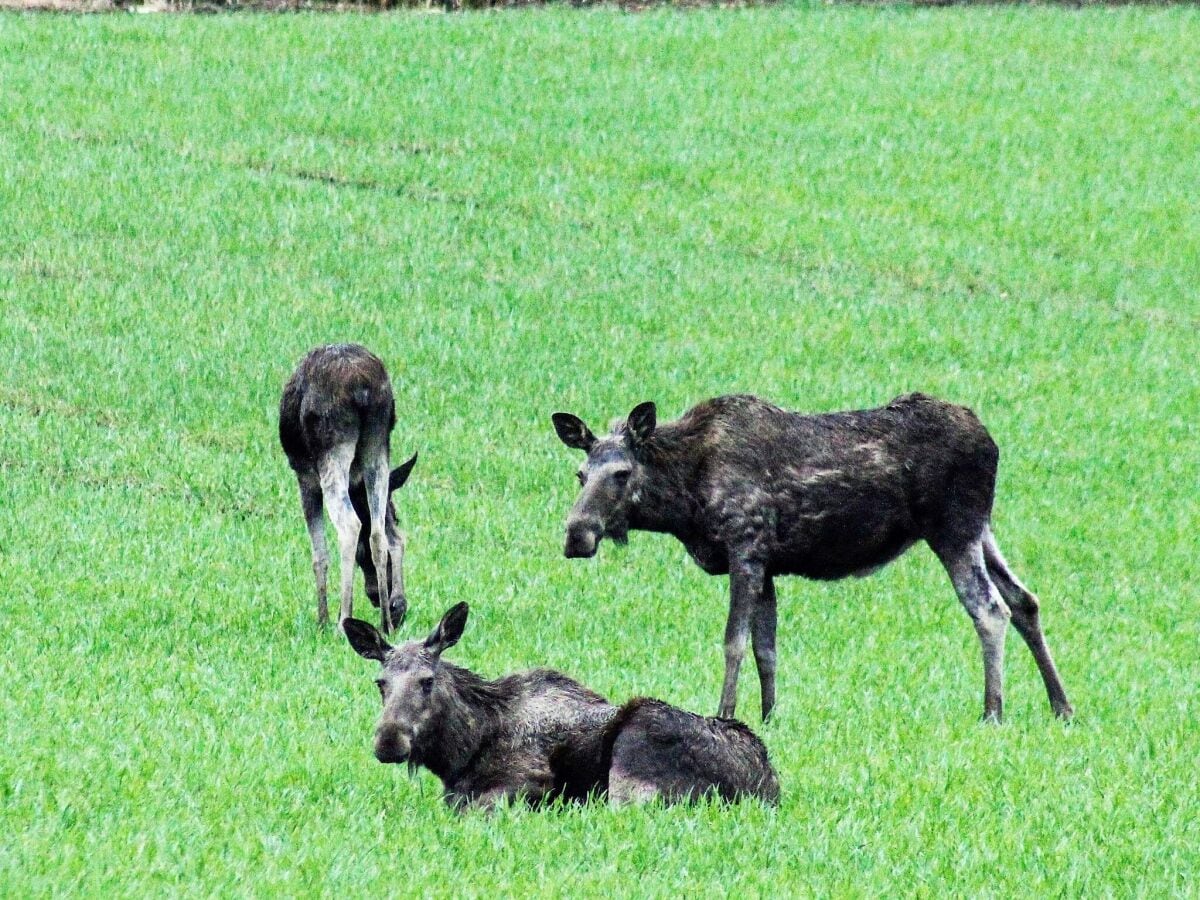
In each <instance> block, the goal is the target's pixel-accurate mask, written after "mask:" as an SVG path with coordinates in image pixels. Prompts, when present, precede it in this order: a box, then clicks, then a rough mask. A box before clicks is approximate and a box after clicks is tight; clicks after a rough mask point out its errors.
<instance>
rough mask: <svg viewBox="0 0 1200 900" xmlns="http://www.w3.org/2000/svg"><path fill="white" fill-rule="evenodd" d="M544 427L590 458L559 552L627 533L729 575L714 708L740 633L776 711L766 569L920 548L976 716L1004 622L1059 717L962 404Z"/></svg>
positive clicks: (997, 710)
mask: <svg viewBox="0 0 1200 900" xmlns="http://www.w3.org/2000/svg"><path fill="white" fill-rule="evenodd" d="M554 422H555V428H556V430H557V431H558V434H559V437H560V439H562V440H563V442H564V443H566V444H567V445H568V446H571V447H575V448H577V449H582V450H584V451H585V452H586V453H587V454H588V457H587V461H586V462H585V464H584V467H583V469H581V471H580V477H581V481H582V483H583V492H582V494H581V495H580V497H579V500H578V501H577V502H576V504H575V506H574V508H573V509H572V511H571V514H570V516H569V518H568V521H567V541H566V547H565V553H566V555H567V556H569V557H570V556H591V555H593V554H594V553H595V552H596V546H597V544H598V543H599V541H600V539H601V538H603V537H612V538H615V539H617V540H624V539H625V536H626V533H627V531H628V530H630V529H633V530H643V531H660V532H666V533H668V534H672V535H674V536H675V537H677V538H678V539H679V540H680V541H681V542H682V543H683V545H684V547H685V548H686V549H687V550H688V552H689V553H690V554H691V556H692V558H693V559H694V560H695V561H696V563H697V564H698V565H699V566H700V567H701V568H702V569H703V570H704V571H705V572H708V573H709V574H712V575H725V574H728V575H729V576H730V613H729V620H728V623H727V627H726V634H725V639H726V669H725V683H724V687H723V690H722V696H721V704H720V709H719V714H720V715H722V716H732V714H733V712H734V710H735V706H736V687H737V676H738V669H739V667H740V665H741V662H742V658H743V656H744V654H745V647H746V643H747V640H748V638H749V637H750V636H751V635H752V636H753V645H754V653H755V659H756V661H757V663H758V669H759V676H760V681H761V684H762V708H763V716H764V718H765V717H766V716H767V715H769V714H770V711H771V709H772V707H773V706H774V702H775V628H776V626H775V622H776V608H775V607H776V603H775V585H774V578H775V577H776V576H777V575H802V576H805V577H807V578H817V579H837V578H843V577H845V576H847V575H866V574H870V573H871V572H873V571H874V570H876V569H878V568H879V567H881V566H883V565H886V564H887V563H889V562H891V561H892V560H893V559H895V558H896V557H897V556H899V555H900V554H901V553H903V552H904V551H905V550H907V549H908V548H909V547H910V546H912V544H913V543H915V542H917V541H920V540H924V541H926V542H927V543H928V544H929V545H930V546H931V547H932V548H933V550H934V552H935V553H936V554H937V556H938V558H939V559H940V560H941V561H942V563H943V565H945V567H946V569H947V571H948V572H949V573H950V576H951V579H952V581H953V583H954V586H955V589H956V590H957V592H958V594H959V597H960V599H961V600H962V602H963V605H964V606H965V607H966V609H967V611H968V613H969V614H970V615H971V617H972V619H973V621H974V622H975V625H976V629H977V631H978V632H979V635H980V640H981V643H982V645H983V649H984V669H985V682H986V685H985V715H986V716H988V717H991V718H995V719H999V718H1000V716H1001V704H1002V700H1001V673H1000V664H1001V661H1002V657H1003V633H1004V627H1005V625H1006V623H1007V621H1008V618H1009V617H1010V615H1011V616H1012V617H1013V620H1014V624H1015V625H1016V626H1017V629H1018V631H1019V632H1020V633H1021V635H1022V637H1024V638H1025V640H1026V642H1027V643H1028V644H1029V646H1030V649H1031V650H1032V651H1033V653H1034V657H1035V659H1036V660H1037V662H1038V666H1039V668H1040V669H1041V672H1042V675H1043V678H1044V680H1045V682H1046V689H1047V693H1048V695H1049V697H1050V702H1051V705H1052V706H1053V707H1054V710H1055V712H1057V713H1058V714H1060V715H1063V716H1069V715H1070V714H1071V708H1070V704H1069V703H1068V702H1067V699H1066V694H1065V692H1064V691H1063V689H1062V685H1061V682H1060V681H1059V678H1058V673H1057V671H1056V670H1055V669H1054V665H1053V662H1052V661H1051V659H1050V654H1049V651H1048V650H1047V649H1046V646H1045V640H1044V638H1043V637H1042V633H1041V626H1040V623H1039V618H1038V603H1037V599H1036V598H1035V597H1034V596H1033V595H1032V594H1031V593H1030V592H1029V591H1027V590H1026V589H1025V588H1024V586H1022V585H1021V584H1020V582H1019V581H1018V580H1017V579H1016V577H1015V576H1014V575H1013V574H1012V572H1011V571H1010V570H1009V569H1008V567H1007V565H1006V564H1005V563H1004V560H1003V557H1002V556H1001V555H1000V552H999V548H998V546H997V545H996V542H995V539H994V537H993V536H992V534H991V529H990V524H989V523H990V517H991V510H992V500H993V496H994V491H995V482H996V467H997V462H998V459H999V451H998V450H997V447H996V444H995V443H994V442H993V441H992V439H991V437H990V436H989V435H988V433H987V431H986V429H984V427H983V425H982V424H980V422H979V420H978V419H977V418H976V416H975V414H974V413H973V412H971V411H970V410H969V409H966V408H965V407H961V406H954V405H952V404H949V403H945V402H943V401H940V400H936V399H934V398H932V397H928V396H925V395H924V394H909V395H907V396H904V397H899V398H897V399H896V400H894V401H892V402H891V403H890V404H888V405H887V406H884V407H880V408H877V409H866V410H856V411H851V412H838V413H826V414H820V415H801V414H798V413H791V412H786V411H784V410H782V409H780V408H779V407H776V406H774V405H772V404H770V403H766V402H764V401H762V400H759V399H758V398H756V397H752V396H748V395H735V396H727V397H717V398H715V399H713V400H708V401H706V402H704V403H701V404H699V405H698V406H696V407H694V408H692V409H691V410H689V411H688V412H687V413H685V414H684V415H683V416H682V417H681V418H680V419H678V420H677V421H675V422H669V423H666V424H664V425H662V426H661V427H659V426H658V425H657V421H656V414H655V409H654V405H653V404H650V403H645V404H641V405H640V406H638V407H636V408H635V409H634V410H633V412H631V413H630V415H629V417H628V418H627V420H626V421H625V422H622V423H620V424H619V425H618V426H617V428H616V429H615V430H614V431H613V432H612V434H610V435H609V436H607V437H605V438H596V437H595V436H594V435H592V433H591V431H590V430H589V429H588V428H587V426H586V425H584V424H583V422H582V421H581V420H579V419H578V418H577V417H575V416H572V415H570V414H567V413H556V414H555V416H554ZM1010 607H1011V611H1010Z"/></svg>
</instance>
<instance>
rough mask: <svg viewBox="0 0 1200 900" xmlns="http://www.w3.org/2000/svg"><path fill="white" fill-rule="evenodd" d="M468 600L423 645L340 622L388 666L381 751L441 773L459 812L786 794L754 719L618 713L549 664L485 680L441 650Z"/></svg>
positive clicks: (653, 708)
mask: <svg viewBox="0 0 1200 900" xmlns="http://www.w3.org/2000/svg"><path fill="white" fill-rule="evenodd" d="M468 612H469V607H468V605H467V604H466V603H459V604H457V605H456V606H454V607H452V608H451V609H450V610H449V611H448V612H447V613H446V614H445V615H444V616H443V617H442V619H441V621H440V622H439V623H438V625H437V627H435V628H434V629H433V631H432V632H431V633H430V635H429V636H428V637H427V638H426V639H425V640H423V641H421V640H416V641H409V642H407V643H404V644H401V645H400V646H397V647H393V646H391V645H390V644H388V643H387V641H386V640H385V639H384V637H383V635H381V634H380V633H379V632H378V631H377V630H376V629H375V628H374V627H373V626H372V625H370V624H368V623H366V622H363V621H361V620H359V619H347V620H346V622H345V624H344V627H343V630H344V631H345V634H346V638H347V640H348V641H349V642H350V646H351V647H353V648H354V650H355V651H356V652H357V653H358V654H359V655H360V656H362V657H364V658H366V659H373V660H376V661H378V662H379V663H380V665H381V672H380V677H379V678H378V680H377V681H376V684H377V685H378V687H379V692H380V696H381V697H382V700H383V713H382V715H381V717H380V719H379V724H378V726H377V727H376V729H375V757H376V758H377V759H378V760H379V761H380V762H383V763H407V764H408V766H409V769H410V770H412V769H415V768H417V767H419V766H423V767H425V768H427V769H429V771H431V772H433V774H434V775H436V776H437V777H438V778H439V779H441V781H442V785H443V787H444V799H445V801H446V803H447V804H448V805H449V806H451V807H452V808H454V809H459V810H463V809H468V808H482V809H490V808H492V807H494V806H496V805H497V804H500V803H504V802H511V801H516V800H521V801H524V802H526V803H528V804H529V805H531V806H540V805H543V804H545V803H548V802H551V801H553V800H556V799H558V800H562V801H564V802H565V801H571V802H583V801H586V800H587V799H588V798H589V797H592V796H603V795H605V794H607V796H608V798H609V800H610V802H611V803H613V804H622V803H636V802H645V801H648V800H652V799H654V798H656V797H657V798H661V799H662V800H663V801H664V802H668V803H671V802H683V801H689V800H694V799H698V798H700V797H702V796H704V795H707V794H711V795H714V796H716V797H719V798H721V799H724V800H738V799H741V798H743V797H758V798H760V799H762V800H764V801H765V802H767V803H776V802H778V799H779V785H778V782H777V780H776V776H775V772H774V770H773V769H772V768H771V764H770V762H769V760H768V758H767V751H766V748H765V747H764V746H763V744H762V742H761V741H760V740H759V739H758V738H757V737H755V735H754V734H753V732H751V731H750V729H748V728H747V727H746V726H745V725H743V724H742V723H740V722H735V721H730V720H724V719H708V718H703V717H700V716H695V715H692V714H691V713H687V712H684V711H683V710H680V709H676V708H675V707H673V706H670V705H668V704H666V703H663V702H662V701H659V700H652V699H649V698H638V699H636V700H633V701H631V702H629V703H627V704H626V705H625V706H623V707H621V708H620V709H618V708H617V707H615V706H613V705H612V704H611V703H609V702H608V701H607V700H605V699H604V698H603V697H601V696H600V695H599V694H597V693H595V692H594V691H591V690H589V689H588V688H586V687H584V686H583V685H581V684H579V683H578V682H577V681H575V680H573V679H571V678H569V677H567V676H566V675H563V674H562V673H560V672H556V671H553V670H551V669H532V670H530V671H527V672H519V673H516V674H513V675H507V676H505V677H503V678H498V679H496V680H495V681H488V680H486V679H484V678H482V677H480V676H479V675H477V674H475V673H474V672H472V671H470V670H468V669H464V668H461V667H459V666H456V665H454V664H453V663H451V662H449V661H447V660H445V659H443V658H442V654H443V653H444V651H445V650H447V649H448V648H450V647H452V646H454V645H455V644H456V643H457V642H458V640H459V638H460V637H461V636H462V633H463V629H464V628H465V627H466V623H467V615H468Z"/></svg>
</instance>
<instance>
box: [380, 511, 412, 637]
mask: <svg viewBox="0 0 1200 900" xmlns="http://www.w3.org/2000/svg"><path fill="white" fill-rule="evenodd" d="M388 532H389V533H388V559H389V561H390V563H391V567H392V568H391V575H392V593H391V596H390V597H389V598H388V603H389V604H390V605H391V607H392V625H393V626H395V627H396V628H399V627H400V625H401V623H402V622H403V621H404V617H405V616H406V615H407V614H408V595H407V594H406V593H405V592H404V533H403V532H402V531H400V530H399V529H398V528H390V529H388ZM380 596H382V594H380Z"/></svg>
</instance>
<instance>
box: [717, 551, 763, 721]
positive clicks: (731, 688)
mask: <svg viewBox="0 0 1200 900" xmlns="http://www.w3.org/2000/svg"><path fill="white" fill-rule="evenodd" d="M730 556H731V557H733V556H734V555H733V554H730ZM765 574H766V570H765V567H764V566H763V564H762V563H760V562H758V561H757V560H751V559H738V558H736V557H735V558H734V560H733V562H732V564H731V565H730V567H729V621H728V622H726V624H725V683H724V685H723V686H722V688H721V705H720V707H719V708H718V709H717V715H718V716H720V717H722V718H725V719H732V718H733V714H734V712H735V711H736V709H737V681H738V670H739V669H741V667H742V659H743V658H745V656H746V642H747V638H748V637H749V636H750V614H751V612H753V610H754V607H755V606H756V605H758V602H759V599H760V598H761V596H762V592H763V578H764V575H765Z"/></svg>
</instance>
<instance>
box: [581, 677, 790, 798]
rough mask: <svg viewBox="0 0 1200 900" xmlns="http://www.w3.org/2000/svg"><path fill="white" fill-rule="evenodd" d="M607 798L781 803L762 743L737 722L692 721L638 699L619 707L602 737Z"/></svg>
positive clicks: (677, 711) (653, 702)
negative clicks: (747, 799) (754, 799)
mask: <svg viewBox="0 0 1200 900" xmlns="http://www.w3.org/2000/svg"><path fill="white" fill-rule="evenodd" d="M603 752H604V768H605V769H606V770H607V771H608V796H609V799H610V800H612V802H614V803H616V804H621V803H629V802H642V801H646V800H653V799H657V798H661V799H663V800H665V801H667V802H668V803H675V802H680V801H687V800H694V799H698V798H700V797H703V796H705V795H713V796H716V797H719V798H720V799H722V800H730V801H733V800H740V799H742V798H743V797H757V798H759V799H760V800H762V801H763V802H765V803H772V804H774V803H778V802H779V781H778V779H777V778H776V776H775V770H774V769H773V768H772V767H771V762H770V760H769V759H768V758H767V748H766V747H765V746H763V742H762V741H760V740H759V739H758V737H757V736H756V735H755V734H754V732H753V731H751V730H750V729H749V728H747V727H746V726H745V725H744V724H742V723H741V722H739V721H737V720H736V719H717V718H708V717H705V716H697V715H695V714H693V713H690V712H685V711H684V710H682V709H678V708H677V707H674V706H671V705H670V704H667V703H663V702H662V701H661V700H654V699H652V698H649V697H639V698H637V699H635V700H631V701H629V702H628V703H626V704H625V705H624V706H623V707H621V709H620V711H619V712H618V713H617V715H616V716H614V717H613V720H612V722H610V723H609V725H608V728H607V729H605V738H604V751H603Z"/></svg>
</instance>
